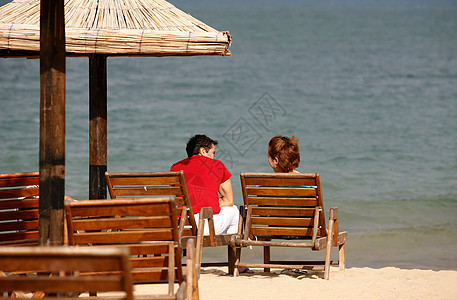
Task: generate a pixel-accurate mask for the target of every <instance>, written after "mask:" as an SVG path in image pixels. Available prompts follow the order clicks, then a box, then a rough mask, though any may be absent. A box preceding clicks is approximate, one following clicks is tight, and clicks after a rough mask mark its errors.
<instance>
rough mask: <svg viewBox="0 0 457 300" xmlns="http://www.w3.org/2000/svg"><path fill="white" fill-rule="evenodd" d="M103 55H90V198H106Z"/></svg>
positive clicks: (105, 84)
mask: <svg viewBox="0 0 457 300" xmlns="http://www.w3.org/2000/svg"><path fill="white" fill-rule="evenodd" d="M107 98H108V97H107V75H106V56H105V55H100V54H92V55H90V56H89V107H90V108H89V119H90V120H89V199H106V179H105V172H106V171H107V159H106V157H107V110H108V109H107Z"/></svg>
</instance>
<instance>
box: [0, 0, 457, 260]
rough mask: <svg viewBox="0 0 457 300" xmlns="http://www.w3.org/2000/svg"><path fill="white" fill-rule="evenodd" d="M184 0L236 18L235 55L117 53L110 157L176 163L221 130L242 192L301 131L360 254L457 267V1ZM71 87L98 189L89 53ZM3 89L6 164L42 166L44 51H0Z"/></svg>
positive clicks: (118, 163)
mask: <svg viewBox="0 0 457 300" xmlns="http://www.w3.org/2000/svg"><path fill="white" fill-rule="evenodd" d="M3 2H4V1H3ZM3 2H2V3H3ZM171 2H172V3H174V4H175V5H176V6H178V7H179V8H181V9H183V10H184V11H187V12H189V13H191V14H192V15H194V16H195V17H197V18H198V19H200V20H202V21H204V22H206V23H207V24H209V25H211V26H213V27H215V28H216V29H219V30H229V31H230V32H231V34H232V35H233V44H232V46H231V51H232V56H230V57H188V58H185V57H180V58H177V57H170V58H109V59H108V170H110V171H164V170H168V169H169V167H170V165H171V164H172V163H174V162H176V161H177V160H180V159H182V158H184V156H185V150H184V148H185V143H186V141H187V139H188V138H189V137H190V136H192V135H193V134H196V133H205V134H207V135H209V136H211V137H213V138H215V139H218V140H219V143H220V145H219V146H220V147H219V148H218V149H217V153H216V157H217V158H219V159H221V160H222V161H224V163H225V164H226V165H227V167H228V168H229V169H230V171H231V172H232V174H233V184H234V190H235V197H236V202H237V204H241V203H242V198H241V193H240V186H239V185H240V184H239V173H240V172H241V171H270V168H269V166H268V162H267V159H266V145H267V143H268V140H269V139H270V138H271V137H272V136H274V135H276V134H284V135H295V136H297V137H298V138H299V140H300V148H301V156H302V160H301V165H300V167H299V171H300V172H320V173H321V176H322V181H323V193H324V201H325V205H326V208H325V211H326V212H327V213H328V208H329V207H335V206H337V207H339V209H340V217H341V225H340V226H341V228H342V229H344V230H348V231H349V238H350V241H349V243H348V247H347V264H348V265H349V266H372V267H381V266H391V265H395V266H402V267H408V268H409V267H418V268H432V269H457V218H456V217H455V216H456V215H457V191H456V186H457V151H456V148H457V121H456V120H457V118H456V117H457V18H456V16H457V3H456V2H455V1H431V0H430V1H407V0H402V1H387V2H382V3H378V2H375V1H349V0H344V1H320V2H319V3H317V2H315V1H291V0H287V1H282V2H280V3H278V2H277V1H260V0H259V1H254V0H250V1H231V2H228V1H209V0H208V1H207V0H205V1H203V0H200V1H184V0H179V1H171ZM66 89H67V98H66V101H67V132H66V133H67V140H66V194H68V195H70V196H72V197H75V198H77V199H84V198H88V109H89V108H88V59H87V58H69V59H67V86H66ZM0 91H1V97H0V103H1V108H2V109H1V110H0V124H1V125H0V141H1V143H0V153H1V155H2V158H1V159H0V172H1V173H9V172H25V171H34V170H37V169H38V138H39V97H40V96H39V61H38V60H27V59H0ZM205 251H206V250H205ZM216 251H222V252H225V249H221V250H216ZM257 254H258V253H255V252H253V253H250V252H249V251H248V250H246V251H245V252H243V255H247V256H252V257H255V256H257ZM212 255H213V256H220V255H219V253H217V252H211V251H210V252H208V256H212ZM288 255H289V256H291V257H294V256H298V253H295V252H293V251H290V253H288Z"/></svg>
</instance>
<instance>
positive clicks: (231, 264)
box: [227, 245, 236, 275]
mask: <svg viewBox="0 0 457 300" xmlns="http://www.w3.org/2000/svg"><path fill="white" fill-rule="evenodd" d="M235 260H236V255H235V251H234V249H233V248H232V246H230V245H228V246H227V261H228V273H229V274H230V275H233V272H234V271H235Z"/></svg>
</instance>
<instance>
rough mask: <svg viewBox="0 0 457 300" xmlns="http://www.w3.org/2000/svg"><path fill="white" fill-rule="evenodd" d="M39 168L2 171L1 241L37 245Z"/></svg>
mask: <svg viewBox="0 0 457 300" xmlns="http://www.w3.org/2000/svg"><path fill="white" fill-rule="evenodd" d="M39 177H40V175H39V172H28V173H13V174H0V245H1V246H4V245H24V246H27V245H38V219H39V200H38V197H39V193H40V192H39V187H38V185H39V180H40V178H39Z"/></svg>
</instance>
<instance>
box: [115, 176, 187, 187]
mask: <svg viewBox="0 0 457 300" xmlns="http://www.w3.org/2000/svg"><path fill="white" fill-rule="evenodd" d="M111 174H112V173H111ZM110 180H111V184H112V185H113V186H119V185H143V186H147V185H169V184H180V182H179V178H177V177H176V176H167V174H165V173H146V174H140V175H135V173H133V174H132V173H122V175H117V173H116V175H111V176H110Z"/></svg>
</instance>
